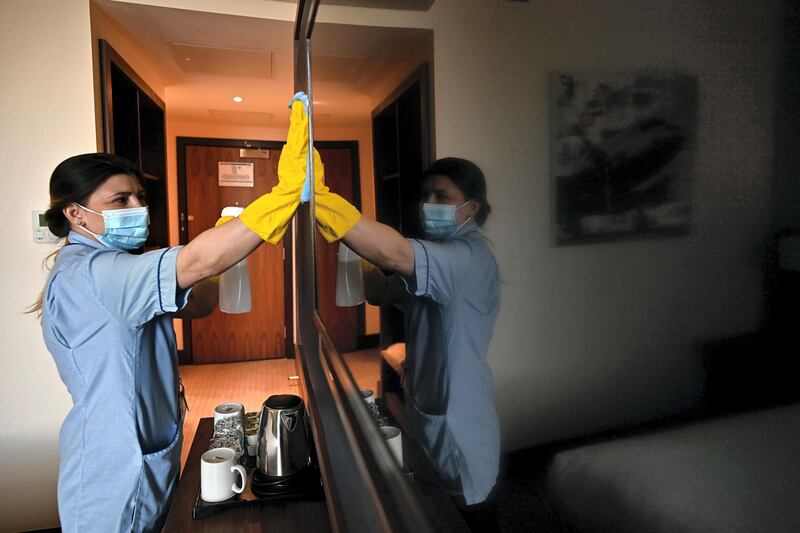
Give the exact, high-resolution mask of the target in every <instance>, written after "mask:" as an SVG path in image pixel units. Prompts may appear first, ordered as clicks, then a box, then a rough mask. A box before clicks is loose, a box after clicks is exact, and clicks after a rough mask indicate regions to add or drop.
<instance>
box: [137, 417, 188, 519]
mask: <svg viewBox="0 0 800 533" xmlns="http://www.w3.org/2000/svg"><path fill="white" fill-rule="evenodd" d="M182 444H183V417H181V419H180V420H179V422H178V425H177V430H176V432H175V437H173V439H172V441H171V442H170V443H169V444H168V445H167V447H166V448H164V449H162V450H159V451H156V452H153V453H148V454H144V455H142V472H141V474H140V476H139V489H138V491H137V495H136V499H135V509H134V513H133V524H132V526H133V531H161V528H162V527H163V526H164V521H165V520H166V518H167V512H168V511H169V508H170V506H171V505H172V498H173V496H174V495H175V489H176V488H177V485H178V476H179V474H180V468H181V447H182Z"/></svg>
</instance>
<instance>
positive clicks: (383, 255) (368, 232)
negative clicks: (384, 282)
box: [342, 216, 414, 276]
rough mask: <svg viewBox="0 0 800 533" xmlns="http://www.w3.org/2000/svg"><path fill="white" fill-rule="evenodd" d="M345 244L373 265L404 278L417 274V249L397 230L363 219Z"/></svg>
mask: <svg viewBox="0 0 800 533" xmlns="http://www.w3.org/2000/svg"><path fill="white" fill-rule="evenodd" d="M342 240H344V242H345V244H346V245H347V246H349V247H350V248H351V249H352V250H353V251H355V252H356V253H357V254H358V255H360V256H361V257H363V258H364V259H366V260H367V261H369V262H370V263H372V264H373V265H376V266H379V267H380V268H384V269H386V270H392V271H394V272H399V273H400V274H403V275H404V276H410V275H411V274H412V273H413V272H414V248H413V247H412V246H411V243H410V242H408V240H407V239H406V238H405V237H403V236H402V235H400V233H398V232H397V230H395V229H394V228H392V227H390V226H387V225H386V224H381V223H380V222H376V221H374V220H371V219H369V218H366V217H363V216H362V217H361V218H359V219H358V222H356V224H355V226H353V227H352V228H351V229H350V230H349V231H348V232H347V233H346V234H345V235H344V237H343V239H342Z"/></svg>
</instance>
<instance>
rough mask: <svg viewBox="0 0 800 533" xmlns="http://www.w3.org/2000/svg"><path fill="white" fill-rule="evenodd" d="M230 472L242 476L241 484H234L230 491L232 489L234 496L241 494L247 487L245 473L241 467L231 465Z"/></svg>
mask: <svg viewBox="0 0 800 533" xmlns="http://www.w3.org/2000/svg"><path fill="white" fill-rule="evenodd" d="M231 472H239V475H240V476H242V484H241V485H239V486H237V485H236V483H234V484H233V486H232V487H231V489H233V492H235V493H236V494H241V493H243V492H244V489H245V487H247V472H246V471H245V469H244V467H243V466H242V465H233V466H232V467H231Z"/></svg>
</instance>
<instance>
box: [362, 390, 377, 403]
mask: <svg viewBox="0 0 800 533" xmlns="http://www.w3.org/2000/svg"><path fill="white" fill-rule="evenodd" d="M360 392H361V399H362V400H364V401H365V402H367V403H368V404H372V405H375V393H374V392H372V391H371V390H370V389H361V390H360Z"/></svg>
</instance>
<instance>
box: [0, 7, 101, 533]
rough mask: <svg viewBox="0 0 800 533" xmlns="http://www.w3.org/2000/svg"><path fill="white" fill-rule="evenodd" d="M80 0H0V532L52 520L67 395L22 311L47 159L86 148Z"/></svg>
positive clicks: (30, 288) (31, 294) (38, 283)
mask: <svg viewBox="0 0 800 533" xmlns="http://www.w3.org/2000/svg"><path fill="white" fill-rule="evenodd" d="M89 36H90V29H89V1H88V0H37V1H36V2H29V1H27V0H3V1H2V2H0V61H1V62H2V63H1V65H2V67H0V72H2V74H0V94H2V95H3V96H2V98H0V131H1V132H2V136H1V138H2V142H0V161H2V165H3V173H2V176H1V177H0V182H1V185H0V187H2V191H3V197H4V198H5V199H6V206H5V211H6V224H5V230H4V236H5V241H6V242H5V245H4V247H3V248H4V251H3V252H2V255H0V292H1V293H2V295H3V306H2V308H0V338H2V339H3V343H2V348H0V354H2V362H3V371H2V372H0V403H1V404H2V405H4V406H6V413H7V415H6V416H5V417H4V420H3V423H2V424H0V472H2V476H0V493H2V498H0V530H3V531H19V530H23V529H39V528H45V527H52V526H55V525H57V524H58V515H57V510H56V478H57V475H58V431H59V428H60V426H61V422H62V421H63V419H64V417H65V416H66V414H67V412H68V410H69V408H70V406H71V401H70V398H69V394H68V393H67V390H66V388H65V387H64V385H63V384H62V383H61V380H60V379H59V376H58V373H57V371H56V366H55V363H53V359H52V358H51V357H50V354H49V353H48V352H47V349H46V348H45V345H44V342H43V341H42V332H41V328H40V325H39V321H38V320H37V319H36V318H35V317H34V316H31V315H25V314H22V313H23V311H24V309H25V308H26V307H27V306H28V305H30V304H31V303H32V302H33V301H34V300H35V299H36V296H37V295H38V294H39V291H40V290H41V289H42V286H43V284H44V281H45V275H46V273H45V271H44V270H43V269H42V266H41V263H42V258H44V256H45V255H47V254H48V253H50V251H52V250H53V246H52V245H44V244H34V243H33V239H32V233H31V210H32V209H38V208H46V207H47V203H48V201H49V196H48V183H49V179H50V174H51V173H52V171H53V169H54V168H55V166H56V165H57V164H58V163H60V162H61V161H62V160H64V159H65V158H67V157H68V156H71V155H75V154H79V153H84V152H92V151H94V149H95V127H94V98H93V96H92V94H93V93H92V49H91V42H90V40H89V39H90V37H89Z"/></svg>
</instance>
